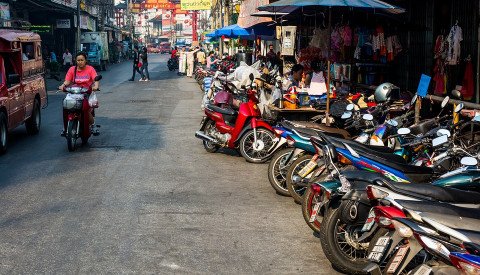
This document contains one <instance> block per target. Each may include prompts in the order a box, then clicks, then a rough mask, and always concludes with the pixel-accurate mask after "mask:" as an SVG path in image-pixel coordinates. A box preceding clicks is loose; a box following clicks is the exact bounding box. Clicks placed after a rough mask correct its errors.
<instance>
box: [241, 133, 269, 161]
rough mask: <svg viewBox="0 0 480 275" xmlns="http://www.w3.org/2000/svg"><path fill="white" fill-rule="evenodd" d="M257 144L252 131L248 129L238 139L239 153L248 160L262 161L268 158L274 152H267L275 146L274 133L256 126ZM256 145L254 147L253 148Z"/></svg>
mask: <svg viewBox="0 0 480 275" xmlns="http://www.w3.org/2000/svg"><path fill="white" fill-rule="evenodd" d="M256 131H257V144H254V143H255V137H254V131H253V130H248V131H247V132H246V133H245V134H244V135H243V137H242V139H241V140H240V154H241V155H242V157H244V158H245V159H246V160H247V161H248V162H252V163H263V162H265V161H267V160H269V159H270V157H271V156H272V154H273V153H274V152H271V153H269V151H270V149H272V148H273V146H275V142H274V139H275V135H274V134H273V133H272V132H271V131H269V130H267V129H265V128H257V130H256ZM255 147H256V148H255Z"/></svg>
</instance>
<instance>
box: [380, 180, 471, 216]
mask: <svg viewBox="0 0 480 275" xmlns="http://www.w3.org/2000/svg"><path fill="white" fill-rule="evenodd" d="M387 185H390V186H388V187H389V188H391V189H392V190H393V191H396V192H399V193H404V194H406V195H409V194H410V195H412V196H414V197H420V198H430V200H436V201H441V202H446V203H457V204H480V193H479V192H473V191H464V190H460V189H456V188H449V187H442V186H436V185H431V184H421V183H396V182H391V181H390V182H388V183H387ZM479 215H480V212H479Z"/></svg>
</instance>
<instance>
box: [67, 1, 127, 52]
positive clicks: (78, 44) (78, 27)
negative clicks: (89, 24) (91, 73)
mask: <svg viewBox="0 0 480 275" xmlns="http://www.w3.org/2000/svg"><path fill="white" fill-rule="evenodd" d="M127 1H128V0H127ZM80 2H81V0H77V49H76V50H77V51H76V52H77V53H78V52H79V51H80V50H81V48H80Z"/></svg>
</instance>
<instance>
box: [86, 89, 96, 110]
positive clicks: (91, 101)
mask: <svg viewBox="0 0 480 275" xmlns="http://www.w3.org/2000/svg"><path fill="white" fill-rule="evenodd" d="M88 105H90V108H98V99H97V93H94V92H92V93H91V94H90V97H89V98H88Z"/></svg>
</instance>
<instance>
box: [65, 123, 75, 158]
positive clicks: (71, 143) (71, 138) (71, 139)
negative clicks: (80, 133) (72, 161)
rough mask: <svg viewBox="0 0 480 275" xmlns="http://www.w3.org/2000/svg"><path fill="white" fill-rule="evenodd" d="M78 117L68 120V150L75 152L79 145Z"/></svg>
mask: <svg viewBox="0 0 480 275" xmlns="http://www.w3.org/2000/svg"><path fill="white" fill-rule="evenodd" d="M77 124H78V119H76V118H75V119H73V120H69V121H68V125H67V134H66V137H67V147H68V151H70V152H73V151H75V147H76V146H77V129H78V128H77V127H78V125H77Z"/></svg>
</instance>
